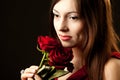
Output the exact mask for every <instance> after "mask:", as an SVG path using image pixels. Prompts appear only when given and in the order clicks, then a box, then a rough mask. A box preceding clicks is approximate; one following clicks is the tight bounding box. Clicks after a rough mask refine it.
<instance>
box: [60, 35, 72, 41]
mask: <svg viewBox="0 0 120 80" xmlns="http://www.w3.org/2000/svg"><path fill="white" fill-rule="evenodd" d="M59 37H60V39H61V40H63V41H68V40H70V39H71V38H72V37H71V36H69V35H59Z"/></svg>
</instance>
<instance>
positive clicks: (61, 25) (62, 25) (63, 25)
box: [58, 18, 69, 32]
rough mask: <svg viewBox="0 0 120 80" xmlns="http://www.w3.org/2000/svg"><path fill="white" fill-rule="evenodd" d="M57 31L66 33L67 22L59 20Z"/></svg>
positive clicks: (62, 19)
mask: <svg viewBox="0 0 120 80" xmlns="http://www.w3.org/2000/svg"><path fill="white" fill-rule="evenodd" d="M58 26H59V31H64V32H67V31H68V30H69V28H68V25H67V20H66V19H64V18H61V19H60V20H59V25H58Z"/></svg>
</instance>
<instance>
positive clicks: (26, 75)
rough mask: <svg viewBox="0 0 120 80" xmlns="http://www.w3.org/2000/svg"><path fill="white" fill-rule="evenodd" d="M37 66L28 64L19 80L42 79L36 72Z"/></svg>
mask: <svg viewBox="0 0 120 80" xmlns="http://www.w3.org/2000/svg"><path fill="white" fill-rule="evenodd" d="M37 70H38V66H30V67H29V68H26V69H25V71H24V72H23V73H22V74H21V80H42V79H41V78H40V77H39V76H38V75H37V74H36V72H37Z"/></svg>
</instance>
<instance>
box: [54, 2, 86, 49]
mask: <svg viewBox="0 0 120 80" xmlns="http://www.w3.org/2000/svg"><path fill="white" fill-rule="evenodd" d="M53 14H54V20H53V22H54V28H55V30H56V33H57V36H58V38H59V39H60V42H61V43H62V45H63V46H64V47H76V46H80V44H81V43H80V41H81V37H82V36H81V31H82V28H83V26H84V21H83V19H81V18H80V17H79V14H78V11H77V8H76V2H75V0H60V1H59V2H58V3H56V4H55V6H54V7H53Z"/></svg>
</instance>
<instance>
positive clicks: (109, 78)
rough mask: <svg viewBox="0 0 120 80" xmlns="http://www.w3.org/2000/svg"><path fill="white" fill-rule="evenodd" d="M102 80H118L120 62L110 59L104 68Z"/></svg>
mask: <svg viewBox="0 0 120 80" xmlns="http://www.w3.org/2000/svg"><path fill="white" fill-rule="evenodd" d="M104 80H120V60H119V59H116V58H111V59H110V60H109V61H108V62H107V63H106V65H105V68H104Z"/></svg>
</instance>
